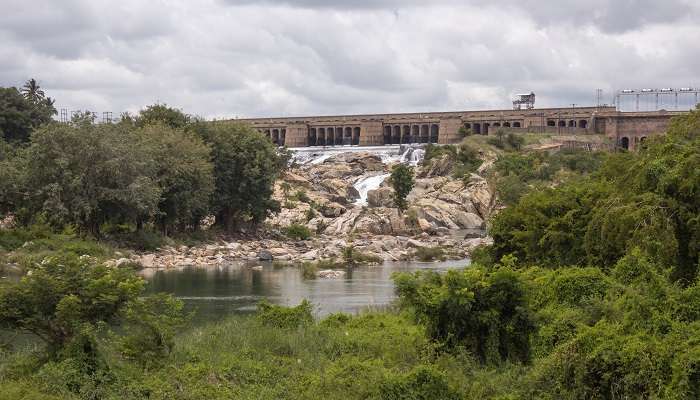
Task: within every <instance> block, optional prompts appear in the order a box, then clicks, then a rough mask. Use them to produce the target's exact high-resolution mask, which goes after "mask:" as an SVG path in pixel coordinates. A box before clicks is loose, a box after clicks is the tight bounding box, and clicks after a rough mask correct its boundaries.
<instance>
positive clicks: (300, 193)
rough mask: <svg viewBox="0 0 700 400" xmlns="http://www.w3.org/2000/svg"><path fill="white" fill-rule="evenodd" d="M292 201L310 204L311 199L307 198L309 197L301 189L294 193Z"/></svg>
mask: <svg viewBox="0 0 700 400" xmlns="http://www.w3.org/2000/svg"><path fill="white" fill-rule="evenodd" d="M293 199H294V200H297V201H300V202H302V203H310V202H311V198H310V197H309V195H308V194H306V192H305V191H304V190H302V189H299V190H297V191H296V192H295V193H294V196H293Z"/></svg>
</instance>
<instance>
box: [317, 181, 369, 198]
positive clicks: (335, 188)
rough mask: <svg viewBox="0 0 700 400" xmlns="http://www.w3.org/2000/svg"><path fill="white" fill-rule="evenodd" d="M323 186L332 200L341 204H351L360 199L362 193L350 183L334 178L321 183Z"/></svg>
mask: <svg viewBox="0 0 700 400" xmlns="http://www.w3.org/2000/svg"><path fill="white" fill-rule="evenodd" d="M321 186H322V187H323V188H324V189H326V190H327V191H328V193H329V194H330V195H331V197H332V199H333V200H335V201H337V202H339V203H346V204H347V203H349V202H352V201H355V200H357V199H359V198H360V193H359V192H358V191H357V189H355V187H354V186H352V184H350V183H349V182H347V181H345V180H342V179H338V178H333V179H324V180H322V181H321Z"/></svg>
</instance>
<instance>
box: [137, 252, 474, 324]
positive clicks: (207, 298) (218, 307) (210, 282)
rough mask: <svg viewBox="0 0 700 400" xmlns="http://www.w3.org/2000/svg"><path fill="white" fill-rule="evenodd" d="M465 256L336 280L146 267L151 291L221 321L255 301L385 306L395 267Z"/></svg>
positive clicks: (455, 264)
mask: <svg viewBox="0 0 700 400" xmlns="http://www.w3.org/2000/svg"><path fill="white" fill-rule="evenodd" d="M468 263H469V261H468V260H460V261H445V262H440V263H419V262H388V263H385V264H383V265H382V266H374V267H359V268H355V269H353V270H348V273H347V275H346V276H345V277H343V278H341V279H314V280H306V279H303V277H302V275H301V271H300V270H299V269H297V268H293V267H289V268H274V267H273V266H272V265H270V264H263V263H261V264H260V265H262V266H263V269H262V270H257V271H256V270H253V269H251V268H250V266H249V265H248V266H247V265H244V264H230V265H225V266H220V267H186V268H180V269H171V270H158V271H153V270H146V271H144V272H143V276H144V277H145V278H146V280H147V281H148V282H149V284H148V289H147V290H148V291H149V292H150V293H156V292H167V293H172V294H173V295H175V296H177V297H178V298H180V299H182V300H184V301H185V304H186V306H187V308H188V309H189V310H194V311H195V318H194V319H195V321H194V322H195V323H197V322H205V321H210V320H216V319H220V318H222V317H224V316H226V315H229V314H235V313H245V312H250V311H252V310H254V309H255V306H256V304H257V302H258V301H260V300H261V299H268V300H269V301H271V302H273V303H276V304H283V305H296V304H298V303H299V302H300V301H301V300H302V299H308V300H309V301H311V303H313V304H314V306H315V308H316V311H317V313H318V314H319V315H325V314H329V313H333V312H338V311H343V312H348V313H354V312H357V311H360V310H361V309H363V308H366V307H372V306H375V307H377V306H384V305H387V304H389V303H390V302H391V301H392V300H393V299H394V286H393V283H392V280H391V274H392V273H394V272H396V271H417V270H421V269H437V270H441V269H447V268H460V267H464V266H466V265H467V264H468Z"/></svg>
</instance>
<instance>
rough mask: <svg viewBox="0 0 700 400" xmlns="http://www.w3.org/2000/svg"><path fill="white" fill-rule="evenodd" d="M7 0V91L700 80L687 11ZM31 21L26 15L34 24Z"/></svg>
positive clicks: (496, 102)
mask: <svg viewBox="0 0 700 400" xmlns="http://www.w3.org/2000/svg"><path fill="white" fill-rule="evenodd" d="M546 3H548V4H543V2H530V3H525V2H522V1H514V0H504V1H502V2H499V3H498V4H497V5H494V2H486V1H484V0H471V1H457V0H454V1H453V0H438V1H432V2H429V3H427V2H418V1H412V0H408V1H391V0H385V1H368V0H367V1H365V0H361V1H354V2H352V1H351V2H347V1H342V2H341V1H334V0H330V1H321V0H299V1H292V0H287V1H273V0H268V1H266V2H263V3H260V2H253V1H246V0H242V1H235V0H206V1H203V2H197V4H194V3H193V2H189V1H185V0H179V1H168V2H165V1H152V2H143V1H139V0H123V1H121V2H120V3H118V4H115V3H113V2H107V1H105V0H102V1H89V0H69V1H63V2H60V3H59V2H54V1H49V0H44V1H38V0H28V1H24V2H21V3H20V2H15V1H12V0H0V9H2V10H3V13H2V14H0V85H2V86H10V85H19V84H21V83H22V82H23V81H24V80H26V79H28V78H30V77H36V78H38V79H39V80H40V83H41V84H42V86H43V87H44V88H45V89H46V91H47V92H48V93H49V95H51V96H52V97H56V98H57V104H58V106H59V107H65V108H67V109H69V110H73V109H80V108H82V109H85V108H89V109H93V110H96V111H113V112H115V113H117V112H120V111H124V110H130V111H136V110H138V109H140V108H142V107H144V106H145V105H148V104H152V103H153V102H156V101H159V102H166V103H168V104H170V105H174V106H177V107H181V108H183V109H184V110H186V111H187V112H190V113H195V114H199V115H203V116H207V117H233V116H263V115H298V114H340V113H365V112H392V111H395V112H405V111H420V110H454V109H467V108H501V107H508V106H509V104H510V96H511V95H512V94H514V93H517V92H522V91H530V90H533V91H535V92H536V93H537V94H538V105H540V106H556V105H569V104H571V103H576V104H580V105H586V104H592V103H593V102H594V100H595V99H594V97H595V89H596V88H602V89H604V90H605V91H606V93H607V96H606V99H605V100H607V101H609V99H610V97H611V95H612V92H613V90H614V89H619V88H622V87H627V86H630V87H640V86H658V87H662V86H688V85H696V84H700V82H698V76H697V71H698V70H699V67H700V43H698V42H697V40H693V39H694V38H697V37H699V36H700V27H698V26H697V24H696V23H695V21H696V20H697V19H698V17H700V13H698V5H696V4H694V3H693V2H691V1H690V0H687V1H682V0H669V1H666V2H658V1H651V0H589V1H585V2H584V1H575V0H562V1H559V2H556V3H553V2H546ZM27 16H30V17H29V18H28V17H27Z"/></svg>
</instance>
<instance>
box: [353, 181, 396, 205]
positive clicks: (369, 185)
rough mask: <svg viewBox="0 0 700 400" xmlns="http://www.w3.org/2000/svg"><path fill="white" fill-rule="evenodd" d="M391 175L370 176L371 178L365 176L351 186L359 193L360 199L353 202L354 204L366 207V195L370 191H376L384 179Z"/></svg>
mask: <svg viewBox="0 0 700 400" xmlns="http://www.w3.org/2000/svg"><path fill="white" fill-rule="evenodd" d="M389 175H391V174H381V175H372V176H366V177H362V178H360V179H359V180H358V181H357V182H355V184H354V185H353V186H354V187H355V189H357V191H358V192H359V193H360V198H359V199H357V201H355V204H357V205H358V206H366V205H367V193H368V192H369V191H370V190H375V189H378V188H379V186H381V184H382V183H383V182H384V180H386V178H388V177H389Z"/></svg>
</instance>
